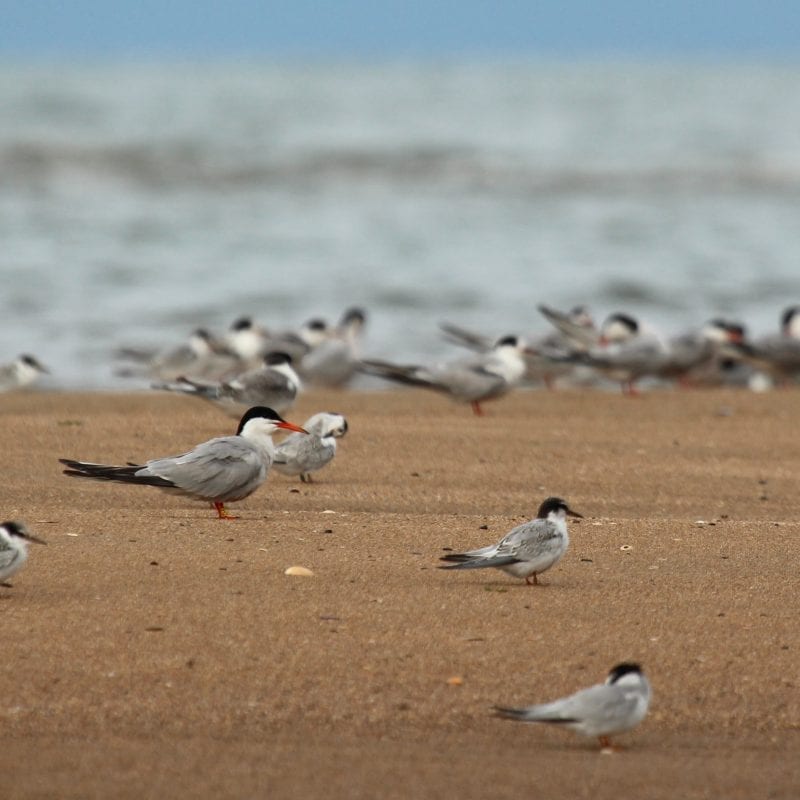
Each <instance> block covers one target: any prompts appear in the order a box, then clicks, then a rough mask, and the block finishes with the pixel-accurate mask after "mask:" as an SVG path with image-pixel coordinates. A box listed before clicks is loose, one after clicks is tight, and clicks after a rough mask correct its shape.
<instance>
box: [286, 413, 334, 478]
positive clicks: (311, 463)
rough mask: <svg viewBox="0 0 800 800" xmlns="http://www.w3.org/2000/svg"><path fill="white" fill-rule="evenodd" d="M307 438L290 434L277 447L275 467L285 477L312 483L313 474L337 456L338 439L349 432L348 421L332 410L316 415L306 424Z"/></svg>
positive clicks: (304, 424) (304, 425)
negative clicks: (292, 476)
mask: <svg viewBox="0 0 800 800" xmlns="http://www.w3.org/2000/svg"><path fill="white" fill-rule="evenodd" d="M303 428H305V430H306V431H308V436H303V435H302V434H298V433H292V434H289V436H287V437H286V438H285V439H284V440H283V441H282V442H280V443H278V444H277V445H276V446H275V460H274V461H273V466H274V467H275V469H276V471H277V472H280V473H282V474H283V475H299V476H300V480H301V481H303V483H311V473H312V472H316V471H317V470H319V469H322V468H323V467H324V466H325V465H326V464H329V463H330V462H331V461H332V460H333V457H334V456H335V455H336V440H337V439H339V438H341V437H342V436H344V435H345V434H346V433H347V420H346V419H345V418H344V417H343V416H342V415H341V414H336V413H335V412H332V411H322V412H320V413H319V414H314V416H313V417H310V418H309V419H307V420H306V421H305V422H304V423H303Z"/></svg>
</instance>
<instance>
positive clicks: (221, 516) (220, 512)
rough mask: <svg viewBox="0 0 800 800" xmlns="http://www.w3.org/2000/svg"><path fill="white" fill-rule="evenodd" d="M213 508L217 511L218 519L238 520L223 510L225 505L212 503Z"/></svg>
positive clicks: (235, 516)
mask: <svg viewBox="0 0 800 800" xmlns="http://www.w3.org/2000/svg"><path fill="white" fill-rule="evenodd" d="M214 508H216V509H217V516H218V517H219V519H239V517H238V516H237V515H236V514H229V513H228V511H227V509H226V508H225V503H214Z"/></svg>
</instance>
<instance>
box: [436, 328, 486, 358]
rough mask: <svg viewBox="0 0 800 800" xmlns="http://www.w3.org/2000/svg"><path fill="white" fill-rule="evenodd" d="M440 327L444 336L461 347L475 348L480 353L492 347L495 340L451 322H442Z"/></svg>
mask: <svg viewBox="0 0 800 800" xmlns="http://www.w3.org/2000/svg"><path fill="white" fill-rule="evenodd" d="M439 328H440V329H441V331H442V334H443V335H444V338H445V339H447V340H448V341H450V342H453V343H454V344H457V345H460V346H461V347H468V348H470V350H475V351H476V352H478V353H485V352H487V351H488V350H491V349H492V345H493V344H494V342H493V341H492V340H491V339H490V338H489V337H488V336H483V335H482V334H480V333H475V332H473V331H468V330H467V329H466V328H462V327H460V326H458V325H452V324H451V323H449V322H440V323H439Z"/></svg>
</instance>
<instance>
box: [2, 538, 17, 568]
mask: <svg viewBox="0 0 800 800" xmlns="http://www.w3.org/2000/svg"><path fill="white" fill-rule="evenodd" d="M18 558H19V550H16V549H15V548H13V547H7V546H6V547H3V546H2V543H1V542H0V571H2V570H4V569H8V567H10V566H11V565H12V564H13V563H14V562H15V561H16V560H17V559H18Z"/></svg>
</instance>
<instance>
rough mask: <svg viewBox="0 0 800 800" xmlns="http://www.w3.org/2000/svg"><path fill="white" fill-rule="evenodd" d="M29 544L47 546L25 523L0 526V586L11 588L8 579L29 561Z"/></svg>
mask: <svg viewBox="0 0 800 800" xmlns="http://www.w3.org/2000/svg"><path fill="white" fill-rule="evenodd" d="M28 542H36V543H37V544H47V542H45V541H43V540H42V539H39V538H37V537H36V536H34V535H33V534H32V533H31V532H30V531H29V530H28V529H27V527H26V526H25V523H23V522H4V523H3V524H2V525H0V586H6V587H10V586H11V584H10V583H6V582H5V581H6V578H10V577H11V576H12V575H13V574H14V573H15V572H17V571H18V570H20V569H21V568H22V566H23V564H25V562H26V561H27V560H28Z"/></svg>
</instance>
